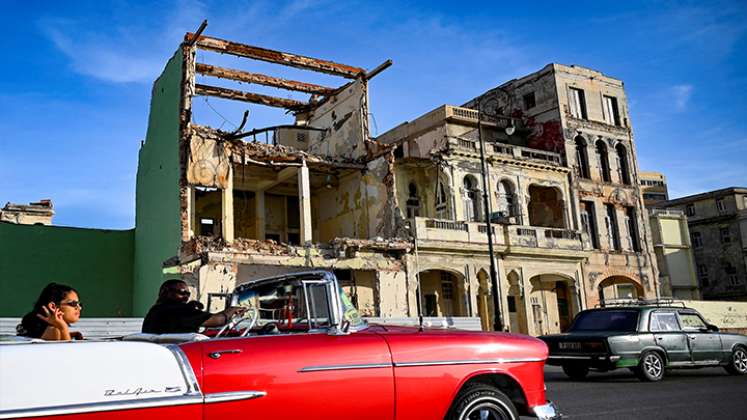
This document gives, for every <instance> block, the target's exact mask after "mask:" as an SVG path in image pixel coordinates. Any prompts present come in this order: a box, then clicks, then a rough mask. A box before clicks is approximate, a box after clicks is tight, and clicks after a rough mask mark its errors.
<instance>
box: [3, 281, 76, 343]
mask: <svg viewBox="0 0 747 420" xmlns="http://www.w3.org/2000/svg"><path fill="white" fill-rule="evenodd" d="M81 309H83V305H82V304H81V303H80V298H79V297H78V292H77V291H76V290H75V289H73V288H72V287H70V286H66V285H64V284H58V283H49V284H48V285H47V286H46V287H45V288H44V289H43V290H42V292H41V294H40V295H39V299H37V301H36V303H35V304H34V309H33V310H32V311H31V312H29V313H28V314H26V315H25V316H24V317H23V319H22V320H21V323H20V324H19V325H18V327H17V328H16V329H17V332H18V335H21V336H25V337H30V338H41V339H43V340H51V341H54V340H65V341H69V340H71V339H72V338H73V336H74V337H75V338H76V339H80V338H82V336H80V334H79V333H72V332H70V324H73V323H75V322H77V321H78V320H79V319H80V311H81Z"/></svg>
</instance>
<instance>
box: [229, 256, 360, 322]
mask: <svg viewBox="0 0 747 420" xmlns="http://www.w3.org/2000/svg"><path fill="white" fill-rule="evenodd" d="M293 281H295V282H301V283H302V287H303V289H304V294H305V296H306V297H307V298H306V314H307V318H308V322H309V324H308V325H309V330H308V332H318V331H335V330H340V329H345V331H351V332H355V331H361V330H364V329H366V328H368V322H367V321H366V320H364V319H363V318H361V316H360V314H359V313H358V310H357V309H356V308H355V306H353V305H352V303H351V302H350V300H349V298H347V296H346V295H344V293H345V292H344V291H343V290H342V287H341V286H340V284H339V281H338V280H337V277H335V275H334V273H332V272H329V271H323V270H317V271H305V272H299V273H289V274H287V275H282V276H275V277H267V278H262V279H258V280H253V281H250V282H247V283H243V284H241V285H239V286H237V287H236V288H235V289H234V290H233V293H232V294H231V298H230V299H228V300H227V302H230V303H228V305H227V306H231V305H235V304H236V303H237V302H238V299H239V296H240V295H241V294H242V293H243V292H246V291H247V290H251V289H255V288H257V287H262V286H265V285H267V284H272V283H284V282H293ZM313 284H324V286H325V291H326V293H327V296H329V299H328V305H329V313H330V317H331V318H332V319H331V320H330V325H329V326H328V327H323V328H313V327H312V322H311V315H312V314H311V307H310V306H309V304H310V302H309V301H308V296H309V286H311V285H313ZM346 322H347V323H349V325H348V326H347V327H346V326H345V325H343V324H344V323H346Z"/></svg>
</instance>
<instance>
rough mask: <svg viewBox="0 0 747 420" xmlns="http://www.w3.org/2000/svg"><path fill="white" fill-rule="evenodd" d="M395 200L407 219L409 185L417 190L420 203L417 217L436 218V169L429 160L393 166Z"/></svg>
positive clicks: (434, 164)
mask: <svg viewBox="0 0 747 420" xmlns="http://www.w3.org/2000/svg"><path fill="white" fill-rule="evenodd" d="M395 170H396V172H395V179H396V184H397V200H398V202H400V203H402V204H403V208H402V211H403V217H407V210H406V209H407V205H408V204H407V202H408V200H409V199H410V184H411V183H412V184H414V185H415V187H416V188H417V197H418V199H419V201H420V214H419V217H430V218H435V217H436V211H435V209H436V187H437V185H438V167H437V166H436V163H434V162H432V161H430V160H421V161H417V162H412V163H397V164H396V165H395Z"/></svg>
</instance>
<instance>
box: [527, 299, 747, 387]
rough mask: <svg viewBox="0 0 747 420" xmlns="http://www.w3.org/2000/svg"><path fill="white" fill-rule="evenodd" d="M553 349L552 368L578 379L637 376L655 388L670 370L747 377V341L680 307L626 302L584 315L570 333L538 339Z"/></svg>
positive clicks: (585, 312) (666, 303) (668, 304)
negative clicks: (714, 369)
mask: <svg viewBox="0 0 747 420" xmlns="http://www.w3.org/2000/svg"><path fill="white" fill-rule="evenodd" d="M539 338H540V339H541V340H543V341H544V342H545V343H547V346H548V347H549V349H550V356H549V358H548V359H547V364H549V365H555V366H562V368H563V371H564V372H565V373H566V375H568V376H569V377H571V378H573V379H583V378H584V377H586V375H587V374H588V373H589V370H590V369H594V370H596V371H601V372H607V371H611V370H614V369H618V368H628V369H630V370H632V371H633V372H634V373H635V374H636V375H637V376H638V378H640V379H641V380H642V381H649V382H655V381H660V380H661V379H662V378H663V377H664V372H665V370H666V369H674V368H698V367H711V366H723V367H724V368H725V369H726V370H727V372H729V373H730V374H733V375H745V374H747V336H744V335H741V334H731V333H722V332H719V329H718V327H716V326H715V325H711V324H708V323H707V322H706V321H705V320H704V319H703V317H702V316H701V315H700V314H699V313H698V312H697V311H696V310H694V309H690V308H686V307H684V304H682V305H679V306H678V305H677V304H676V303H675V302H672V301H668V302H659V303H657V302H647V301H642V302H636V303H633V302H626V303H624V304H617V305H614V306H611V307H610V306H609V305H607V306H606V307H603V308H596V309H589V310H585V311H582V312H580V313H579V314H578V315H577V316H576V318H575V319H574V321H573V324H572V325H571V327H570V329H569V330H568V332H566V333H563V334H553V335H545V336H541V337H539Z"/></svg>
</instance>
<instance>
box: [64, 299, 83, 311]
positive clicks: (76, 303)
mask: <svg viewBox="0 0 747 420" xmlns="http://www.w3.org/2000/svg"><path fill="white" fill-rule="evenodd" d="M62 305H67V306H70V307H73V308H76V309H83V304H82V303H80V301H79V300H71V301H70V302H60V306H62Z"/></svg>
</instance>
